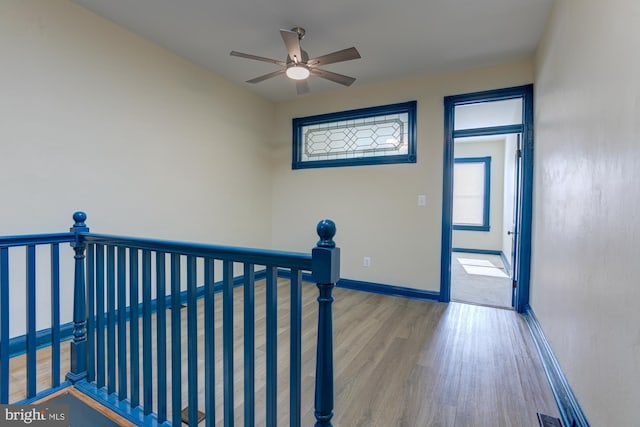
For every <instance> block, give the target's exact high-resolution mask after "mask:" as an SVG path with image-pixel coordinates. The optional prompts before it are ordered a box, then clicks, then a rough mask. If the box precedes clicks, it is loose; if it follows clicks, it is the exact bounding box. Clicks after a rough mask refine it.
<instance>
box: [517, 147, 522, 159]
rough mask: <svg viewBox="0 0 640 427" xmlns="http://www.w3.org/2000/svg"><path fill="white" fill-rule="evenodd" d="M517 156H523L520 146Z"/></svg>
mask: <svg viewBox="0 0 640 427" xmlns="http://www.w3.org/2000/svg"><path fill="white" fill-rule="evenodd" d="M516 157H518V158H521V157H522V150H521V149H520V148H518V149H517V150H516Z"/></svg>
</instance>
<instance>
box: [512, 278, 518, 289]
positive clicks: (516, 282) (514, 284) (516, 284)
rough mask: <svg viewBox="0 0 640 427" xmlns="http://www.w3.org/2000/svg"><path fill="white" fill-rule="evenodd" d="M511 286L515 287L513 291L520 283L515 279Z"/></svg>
mask: <svg viewBox="0 0 640 427" xmlns="http://www.w3.org/2000/svg"><path fill="white" fill-rule="evenodd" d="M511 284H512V285H513V289H515V288H517V287H518V281H517V280H515V279H514V280H512V281H511Z"/></svg>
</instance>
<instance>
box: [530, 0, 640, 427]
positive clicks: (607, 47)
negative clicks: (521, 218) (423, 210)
mask: <svg viewBox="0 0 640 427" xmlns="http://www.w3.org/2000/svg"><path fill="white" fill-rule="evenodd" d="M639 23H640V3H638V2H637V1H636V0H611V1H607V2H597V1H586V2H585V1H580V0H560V1H558V2H557V3H556V5H555V9H554V13H553V15H552V19H551V20H550V22H549V25H548V28H547V30H546V35H545V40H544V42H543V44H542V45H541V47H540V48H539V51H538V54H537V64H536V91H535V96H536V101H535V105H536V107H535V108H536V109H535V117H536V119H535V120H536V128H535V131H536V150H535V153H536V157H535V183H534V187H535V199H534V215H533V216H534V224H533V226H534V227H533V229H534V235H533V270H532V271H533V274H532V284H531V297H532V301H531V304H532V307H533V309H534V311H535V312H536V314H537V316H538V318H539V320H540V322H541V324H542V327H543V329H544V332H545V334H546V336H547V338H548V339H549V341H550V344H551V346H552V348H553V351H554V352H555V354H556V356H557V357H558V359H559V361H560V364H561V367H562V369H563V371H564V372H565V374H566V375H567V377H568V380H569V382H570V384H571V386H572V388H573V390H574V392H575V393H576V396H577V398H578V400H579V402H580V404H581V406H582V408H583V409H584V411H585V413H586V415H587V418H588V419H589V421H590V423H591V425H594V426H633V425H638V422H639V421H638V402H640V310H638V301H639V300H640V286H639V285H638V269H637V265H638V242H639V241H640V223H639V222H638V219H637V212H640V186H638V182H640V77H639V76H640V56H639V55H638V54H637V52H638V46H640V31H638V25H639Z"/></svg>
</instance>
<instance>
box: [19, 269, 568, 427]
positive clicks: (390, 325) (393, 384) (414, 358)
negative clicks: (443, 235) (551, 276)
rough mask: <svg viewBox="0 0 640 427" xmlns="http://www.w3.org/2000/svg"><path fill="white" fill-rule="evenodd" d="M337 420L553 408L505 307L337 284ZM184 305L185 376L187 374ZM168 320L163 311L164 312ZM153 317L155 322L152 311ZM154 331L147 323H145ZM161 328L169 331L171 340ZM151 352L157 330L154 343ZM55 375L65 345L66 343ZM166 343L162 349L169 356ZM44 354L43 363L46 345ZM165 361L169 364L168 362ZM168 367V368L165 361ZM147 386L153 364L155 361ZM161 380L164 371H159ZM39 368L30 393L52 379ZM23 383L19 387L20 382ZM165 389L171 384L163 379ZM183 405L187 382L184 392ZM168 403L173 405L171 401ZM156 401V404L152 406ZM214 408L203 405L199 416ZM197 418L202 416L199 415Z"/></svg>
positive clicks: (311, 349)
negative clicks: (433, 299)
mask: <svg viewBox="0 0 640 427" xmlns="http://www.w3.org/2000/svg"><path fill="white" fill-rule="evenodd" d="M288 288H289V283H288V281H285V280H280V281H279V285H278V305H279V311H278V342H279V346H278V371H279V372H278V391H279V393H278V425H281V426H285V425H288V423H289V421H288V412H289V403H288V402H289V394H288V381H289V378H288V369H289V363H288V360H289V352H288V345H289V332H288V331H289V326H288V325H289V320H288V315H289V313H288V305H289V292H288ZM242 292H243V289H242V288H237V289H236V290H235V292H234V305H235V316H234V336H235V354H234V359H235V374H234V380H235V381H234V382H235V420H236V425H244V424H243V423H244V417H243V413H242V412H243V398H242V381H243V353H242V346H243V339H242V327H243V324H242V302H243V296H242ZM264 294H265V292H264V282H259V283H257V284H256V386H255V388H256V425H259V426H262V425H264V423H265V421H264V405H265V390H264V379H265V371H264V366H265V362H264V335H265V332H264V321H265V320H264V318H265V316H264V314H265V312H264V300H265V295H264ZM334 295H335V299H336V301H335V303H334V351H335V355H334V360H335V362H334V363H335V411H334V412H335V416H334V418H333V422H334V426H336V427H358V426H362V427H364V426H366V427H372V426H373V427H375V426H379V427H395V426H398V427H422V426H425V427H427V426H434V427H436V426H438V427H440V426H478V427H482V426H505V427H507V426H517V427H527V426H532V427H534V426H537V425H538V422H537V419H536V412H543V413H547V414H549V415H553V416H557V408H556V405H555V402H554V399H553V395H552V393H551V390H550V388H549V385H548V382H547V379H546V376H545V374H544V371H543V369H542V366H541V363H540V360H539V357H538V354H537V352H536V349H535V346H534V344H533V342H532V340H531V337H530V333H529V331H528V329H527V326H526V324H525V322H524V320H523V319H521V318H520V316H519V315H518V314H517V313H515V312H513V311H511V310H500V309H495V308H490V307H481V306H474V305H466V304H459V303H450V304H448V305H447V304H442V303H436V302H425V301H416V300H409V299H404V298H395V297H389V296H382V295H376V294H370V293H362V292H356V291H350V290H346V289H336V290H335V292H334ZM316 297H317V291H316V287H315V286H313V285H311V284H304V285H303V306H304V308H303V313H304V315H303V340H302V360H303V364H302V375H303V380H302V390H303V395H302V414H303V422H302V425H304V426H311V425H313V423H314V418H313V398H314V382H315V379H314V376H315V334H316V322H317V303H316V301H315V298H316ZM221 300H222V298H221V295H216V315H215V322H216V342H217V344H216V352H217V354H216V361H217V363H216V384H217V385H216V395H217V396H216V425H222V412H223V411H222V402H223V398H222V357H221V356H222V353H221V352H222V344H221V337H222V330H221V325H222V309H221V304H220V303H221ZM202 303H203V301H202V300H200V301H199V302H198V350H199V362H198V371H199V380H198V381H199V382H198V389H199V390H198V394H199V396H198V400H199V403H198V406H199V409H200V410H204V381H203V376H204V373H203V372H204V362H203V360H202V355H203V334H204V327H203V309H202ZM186 311H187V309H183V310H182V325H181V328H182V329H183V331H182V341H183V343H182V350H183V368H182V375H183V378H186V371H187V370H186V360H187V359H186V351H185V349H186V348H187V347H186V346H187V341H186V340H187V338H186ZM167 320H168V324H170V322H169V317H167ZM154 321H155V319H154ZM154 334H155V331H154ZM169 334H170V331H167V336H168V337H169V336H170V335H169ZM153 346H154V354H155V346H156V342H155V338H154V342H153ZM62 347H63V349H64V351H65V354H63V363H64V367H63V368H62V371H63V372H66V370H67V369H68V354H67V352H68V347H69V345H68V343H65V344H63V346H62ZM170 349H171V346H170V342H168V349H167V351H168V354H170V353H169V352H170ZM40 353H42V355H43V356H42V357H43V360H46V357H47V354H46V350H42V351H41V352H39V357H40ZM21 359H23V357H20V358H15V359H14V360H12V364H11V369H12V386H11V393H12V394H11V395H12V399H14V398H16V397H17V398H20V397H19V396H20V394H21V393H24V391H21V387H23V386H22V385H21V384H24V361H23V360H21ZM169 366H170V365H169ZM169 370H170V369H169ZM153 374H154V379H153V381H154V384H155V381H156V380H157V372H156V369H155V368H154V372H153ZM168 374H169V378H170V372H168ZM48 375H50V374H48V371H47V369H46V368H44V367H43V368H42V369H39V371H38V378H39V380H38V384H39V386H38V387H39V390H40V389H42V388H43V387H46V386H47V383H48V382H49V379H48V377H47V376H48ZM22 390H23V389H22ZM169 390H170V384H169ZM182 392H183V397H182V406H183V407H184V406H186V404H187V403H186V402H187V390H186V387H184V386H183V389H182ZM168 404H169V408H171V402H170V401H169V402H168ZM156 405H157V402H156V401H154V409H155V408H156V407H157V406H156ZM208 415H209V416H211V415H212V414H208ZM200 425H204V424H203V423H202V424H200Z"/></svg>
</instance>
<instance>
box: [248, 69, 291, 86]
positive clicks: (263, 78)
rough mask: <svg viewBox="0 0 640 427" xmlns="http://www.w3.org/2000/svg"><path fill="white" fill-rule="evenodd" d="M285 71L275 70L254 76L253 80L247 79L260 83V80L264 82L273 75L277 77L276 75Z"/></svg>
mask: <svg viewBox="0 0 640 427" xmlns="http://www.w3.org/2000/svg"><path fill="white" fill-rule="evenodd" d="M284 71H285V70H278V71H274V72H272V73H269V74H264V75H262V76H258V77H255V78H253V79H251V80H247V83H260V82H262V81H264V80H267V79H270V78H271V77H275V76H279V75H280V74H284Z"/></svg>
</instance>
